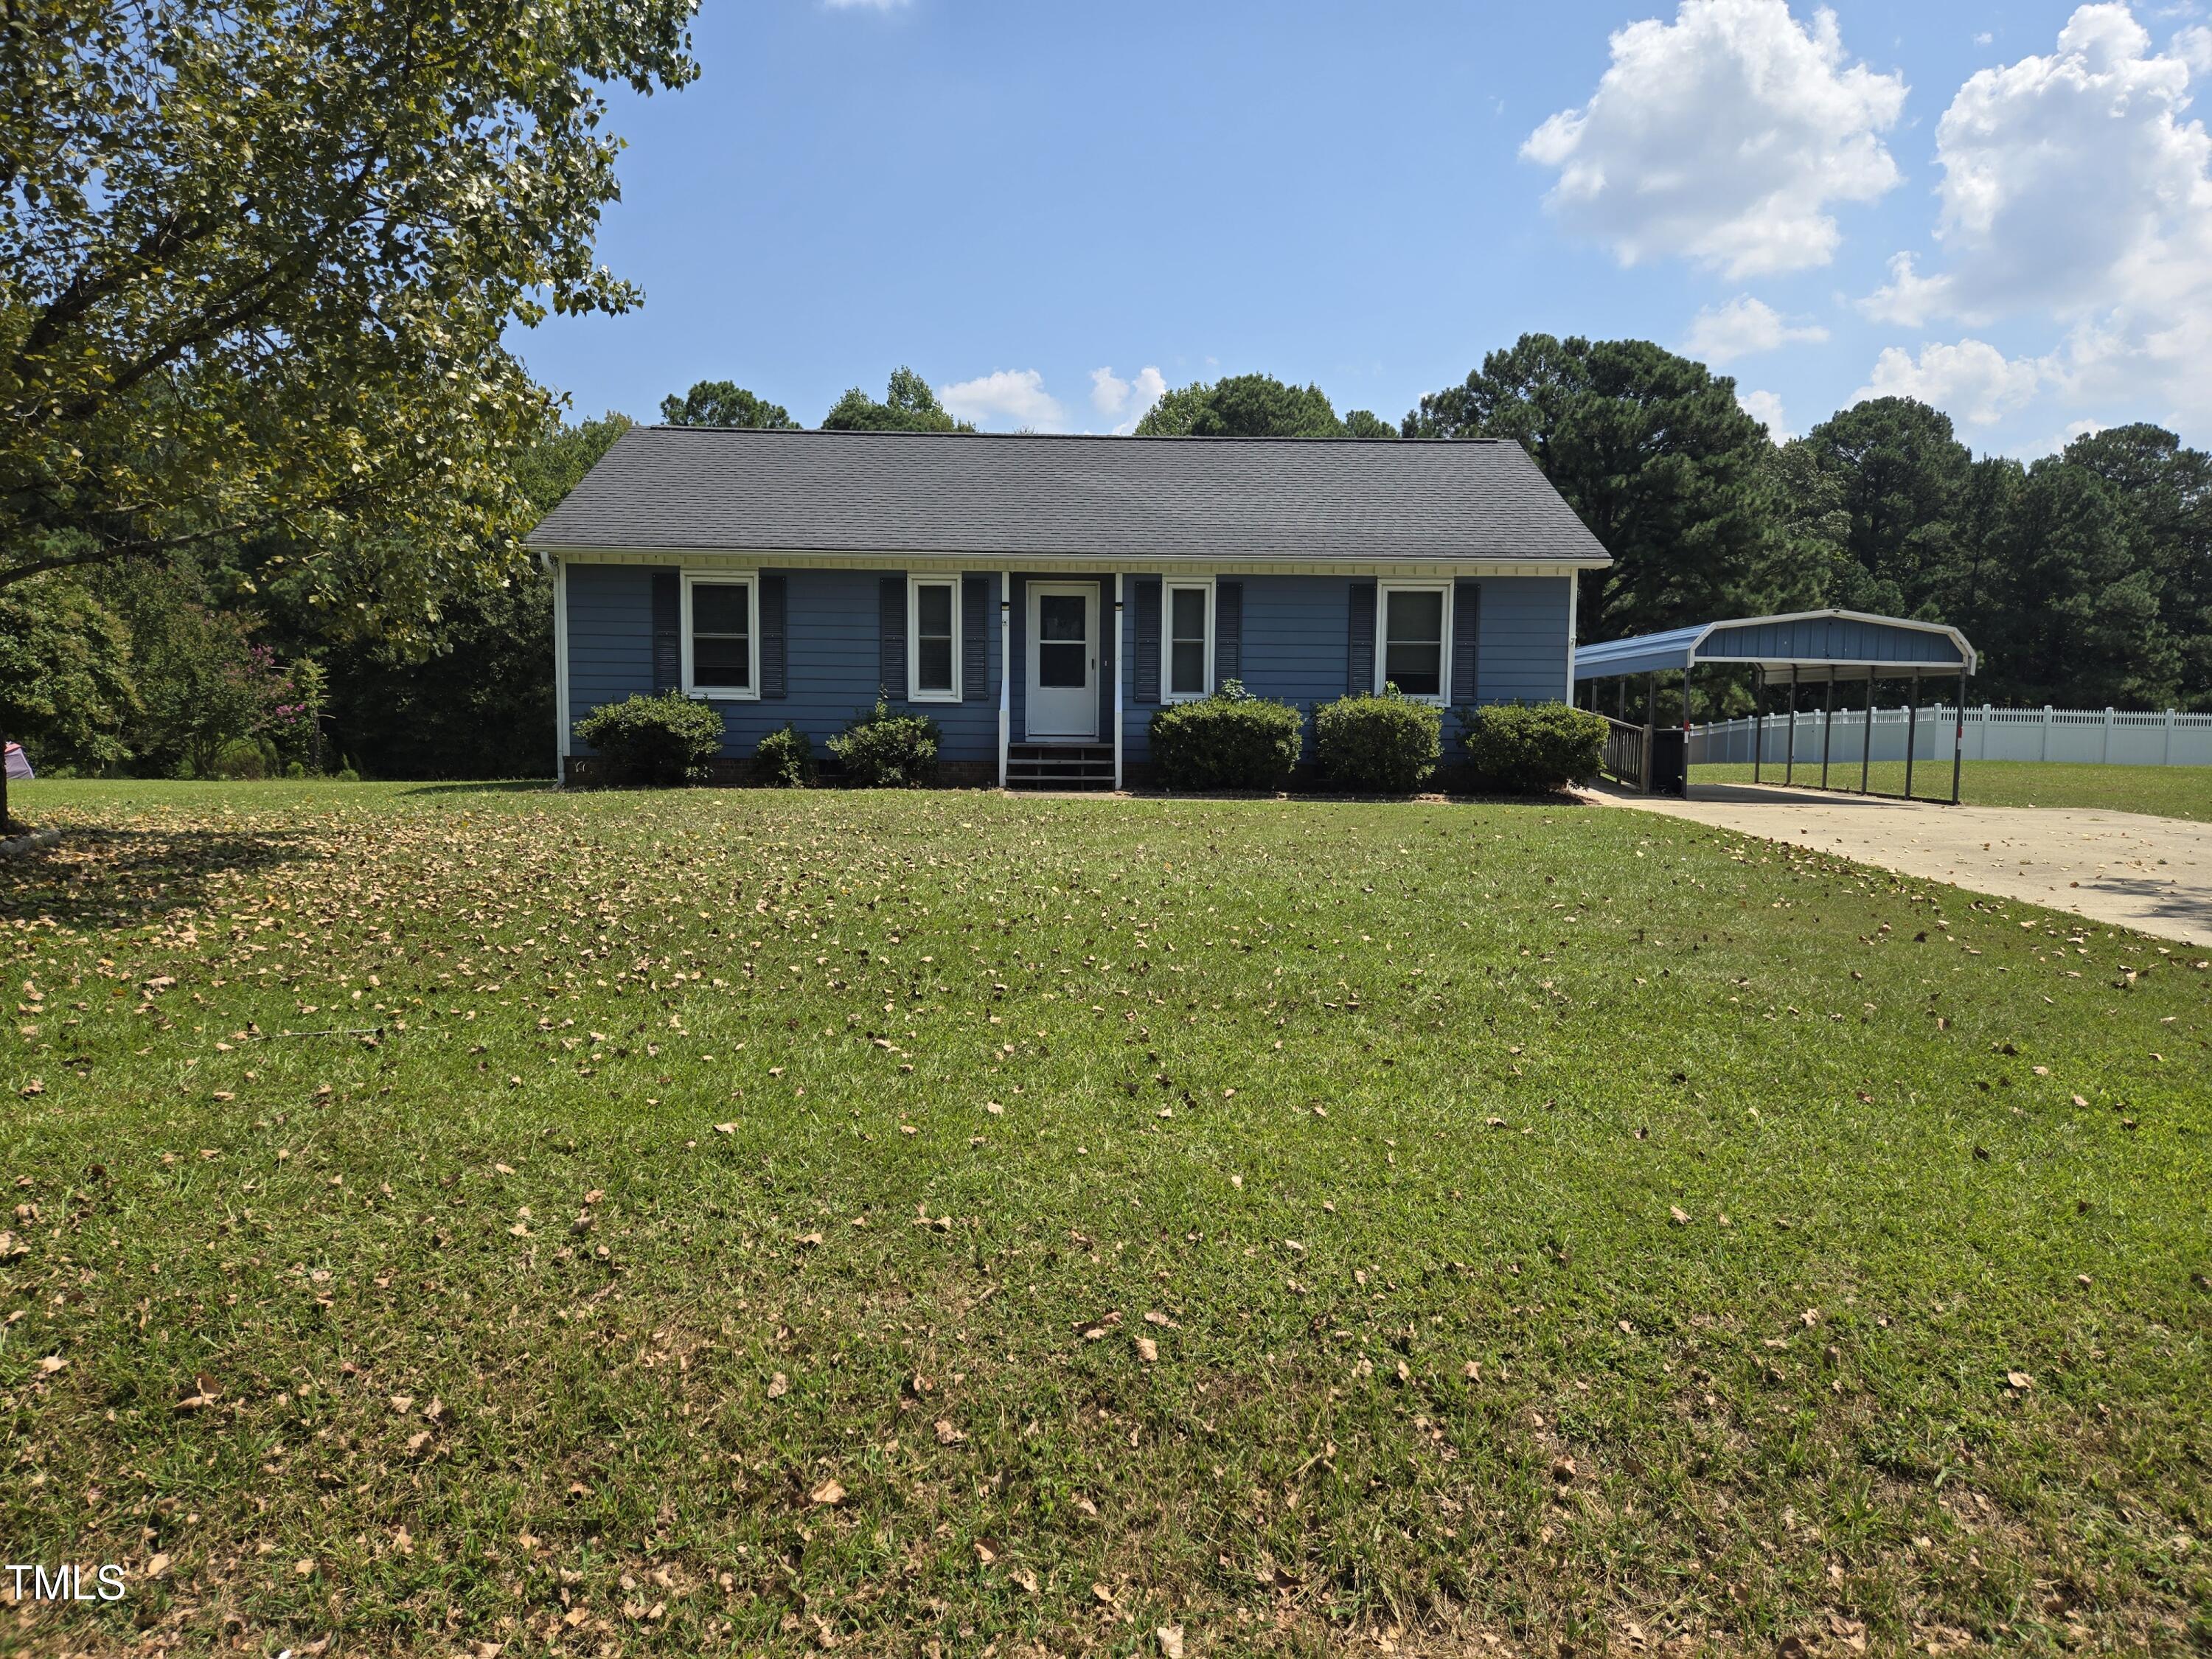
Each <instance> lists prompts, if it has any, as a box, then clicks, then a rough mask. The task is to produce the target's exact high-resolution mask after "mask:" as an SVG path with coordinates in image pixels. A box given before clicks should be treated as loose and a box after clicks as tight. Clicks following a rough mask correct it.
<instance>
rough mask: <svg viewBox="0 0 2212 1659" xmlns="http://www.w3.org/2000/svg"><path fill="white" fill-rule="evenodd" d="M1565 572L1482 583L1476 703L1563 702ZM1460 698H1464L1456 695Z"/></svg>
mask: <svg viewBox="0 0 2212 1659" xmlns="http://www.w3.org/2000/svg"><path fill="white" fill-rule="evenodd" d="M1571 580H1573V579H1572V578H1571V577H1568V576H1495V577H1491V578H1488V579H1486V580H1485V581H1484V582H1483V584H1482V629H1481V632H1480V634H1479V635H1477V643H1476V646H1475V651H1476V660H1477V661H1478V662H1480V665H1481V679H1482V686H1481V692H1480V696H1478V697H1477V698H1476V699H1475V700H1476V701H1477V702H1565V701H1566V696H1567V672H1568V669H1569V667H1570V665H1571V658H1572V647H1571V642H1570V641H1569V640H1568V638H1567V597H1568V584H1569V583H1570V582H1571ZM1460 701H1465V700H1464V699H1460Z"/></svg>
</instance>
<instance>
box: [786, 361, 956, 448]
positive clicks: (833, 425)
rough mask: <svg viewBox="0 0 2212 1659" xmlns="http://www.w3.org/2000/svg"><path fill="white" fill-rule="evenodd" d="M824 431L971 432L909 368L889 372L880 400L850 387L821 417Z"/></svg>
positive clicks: (925, 382) (858, 388)
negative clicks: (954, 417) (888, 382)
mask: <svg viewBox="0 0 2212 1659" xmlns="http://www.w3.org/2000/svg"><path fill="white" fill-rule="evenodd" d="M822 429H823V431H825V432H973V431H974V430H975V422H972V421H956V420H954V419H953V418H952V416H951V412H950V411H949V410H946V409H945V405H944V404H940V403H939V402H938V401H937V394H936V393H935V392H933V391H931V390H930V386H929V382H928V381H927V380H923V379H922V378H921V375H919V374H915V372H914V371H913V370H912V369H910V368H896V369H893V370H892V371H891V379H890V386H887V387H886V388H885V389H884V397H883V401H882V402H880V403H878V401H877V400H876V399H875V398H871V397H870V396H868V394H867V393H866V392H863V391H861V390H860V387H858V386H854V387H853V388H852V390H850V391H849V392H846V394H845V395H844V396H843V397H842V398H838V399H837V401H836V404H834V405H832V406H831V408H830V410H829V413H828V414H827V415H824V416H823V417H822Z"/></svg>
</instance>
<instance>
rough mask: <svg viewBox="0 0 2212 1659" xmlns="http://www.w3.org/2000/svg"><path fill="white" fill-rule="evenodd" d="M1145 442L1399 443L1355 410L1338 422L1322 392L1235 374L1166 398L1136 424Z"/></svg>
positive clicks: (1364, 413)
mask: <svg viewBox="0 0 2212 1659" xmlns="http://www.w3.org/2000/svg"><path fill="white" fill-rule="evenodd" d="M1137 435H1138V436H1139V437H1140V438H1347V437H1348V438H1395V436H1397V433H1396V431H1395V429H1394V428H1392V427H1391V426H1390V425H1389V422H1385V421H1383V420H1382V419H1381V418H1379V417H1378V416H1375V415H1373V414H1371V413H1370V412H1369V411H1368V410H1364V409H1355V410H1352V412H1351V413H1350V414H1349V415H1346V416H1344V417H1343V418H1342V419H1339V418H1338V416H1337V413H1336V406H1335V405H1334V404H1332V403H1330V402H1329V400H1328V393H1327V392H1323V391H1322V389H1321V388H1320V387H1319V386H1292V385H1291V384H1290V383H1289V382H1287V381H1285V380H1277V379H1276V378H1275V377H1274V376H1273V375H1272V374H1231V375H1227V376H1225V377H1224V378H1223V379H1221V380H1215V381H1212V382H1211V383H1208V382H1206V381H1204V380H1198V381H1194V382H1193V383H1192V384H1191V385H1189V386H1178V387H1176V388H1175V389H1174V390H1172V391H1170V392H1166V393H1164V394H1163V395H1162V397H1161V398H1160V400H1159V401H1158V403H1156V404H1153V405H1152V408H1151V409H1149V410H1146V412H1145V416H1144V418H1143V419H1142V420H1140V421H1139V422H1137Z"/></svg>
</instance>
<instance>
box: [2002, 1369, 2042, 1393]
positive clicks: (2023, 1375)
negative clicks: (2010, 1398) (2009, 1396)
mask: <svg viewBox="0 0 2212 1659" xmlns="http://www.w3.org/2000/svg"><path fill="white" fill-rule="evenodd" d="M2005 1386H2006V1387H2008V1388H2010V1389H2019V1390H2021V1392H2025V1391H2027V1389H2032V1388H2033V1387H2034V1386H2035V1379H2034V1378H2033V1377H2032V1376H2029V1375H2028V1374H2027V1372H2026V1371H2007V1372H2006V1373H2005Z"/></svg>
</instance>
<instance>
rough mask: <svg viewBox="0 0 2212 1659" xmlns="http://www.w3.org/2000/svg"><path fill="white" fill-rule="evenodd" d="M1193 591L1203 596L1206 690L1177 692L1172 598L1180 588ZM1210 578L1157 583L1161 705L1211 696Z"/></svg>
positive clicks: (1203, 577)
mask: <svg viewBox="0 0 2212 1659" xmlns="http://www.w3.org/2000/svg"><path fill="white" fill-rule="evenodd" d="M1187 587H1188V588H1196V589H1198V590H1199V591H1200V592H1203V593H1204V594H1205V595H1206V672H1205V673H1204V675H1203V676H1201V678H1203V680H1204V681H1205V686H1206V689H1205V690H1202V691H1177V690H1175V689H1174V688H1175V647H1176V634H1175V596H1176V592H1177V591H1178V590H1180V589H1182V588H1187ZM1213 690H1214V684H1213V578H1212V577H1211V576H1199V577H1182V576H1170V577H1169V578H1168V579H1167V580H1165V581H1164V582H1162V583H1161V584H1160V701H1161V702H1205V701H1206V698H1208V697H1209V696H1212V695H1213Z"/></svg>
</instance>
